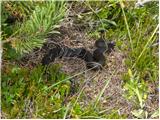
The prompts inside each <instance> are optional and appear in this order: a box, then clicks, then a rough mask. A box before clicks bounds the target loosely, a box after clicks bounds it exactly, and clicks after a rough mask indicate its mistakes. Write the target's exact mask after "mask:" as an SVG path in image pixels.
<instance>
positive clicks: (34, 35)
mask: <svg viewBox="0 0 160 120" xmlns="http://www.w3.org/2000/svg"><path fill="white" fill-rule="evenodd" d="M9 3H10V4H11V5H13V6H14V5H15V6H16V5H17V4H18V3H17V2H13V3H12V2H9ZM9 3H4V4H2V5H5V4H7V5H8V4H9ZM42 3H43V4H42ZM42 3H41V4H38V5H32V6H31V7H34V9H29V10H32V12H31V14H30V15H28V17H27V18H26V19H25V20H24V21H23V22H22V23H21V22H16V23H15V25H14V26H13V25H11V26H12V27H13V28H12V30H13V31H12V33H11V35H9V36H8V37H7V38H5V37H4V40H3V42H4V43H6V42H11V46H12V47H13V48H14V49H15V50H16V52H18V53H19V54H21V55H22V54H24V53H28V52H31V51H32V50H33V49H34V48H37V47H41V46H42V45H43V43H44V42H45V38H46V36H47V35H48V34H49V33H53V34H54V33H59V32H58V31H57V30H55V29H56V28H58V27H59V23H60V22H61V21H62V20H63V17H64V15H65V11H66V9H65V2H63V1H47V2H42ZM7 5H6V6H7ZM25 5H26V4H25V3H24V4H21V6H22V7H21V9H22V8H23V10H24V11H25V10H26V9H27V6H28V5H27V6H25ZM8 6H9V5H8ZM3 8H4V9H2V10H3V11H5V10H6V8H5V7H3ZM11 9H12V11H14V10H13V9H14V7H13V8H11ZM23 10H21V11H23ZM15 12H16V11H15ZM21 14H22V15H21V16H25V14H24V13H23V12H21ZM23 14H24V15H23ZM3 18H4V17H3ZM2 24H5V23H2ZM3 28H4V27H2V29H3ZM3 32H6V33H3V34H8V33H7V31H5V30H4V31H3Z"/></svg>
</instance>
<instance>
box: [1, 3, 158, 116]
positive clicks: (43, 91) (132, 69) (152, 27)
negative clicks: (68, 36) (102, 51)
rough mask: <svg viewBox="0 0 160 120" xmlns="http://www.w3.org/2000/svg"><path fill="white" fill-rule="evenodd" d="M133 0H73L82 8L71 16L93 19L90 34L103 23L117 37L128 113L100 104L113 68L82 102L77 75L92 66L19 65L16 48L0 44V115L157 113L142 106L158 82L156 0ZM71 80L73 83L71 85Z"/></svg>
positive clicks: (95, 35) (108, 36)
mask: <svg viewBox="0 0 160 120" xmlns="http://www.w3.org/2000/svg"><path fill="white" fill-rule="evenodd" d="M133 3H134V2H133V1H132V2H125V1H123V2H122V1H120V2H117V1H109V2H107V3H105V4H102V2H98V1H96V2H93V1H85V2H82V3H81V2H73V3H72V5H75V6H79V7H80V8H81V9H82V8H84V9H85V10H86V12H84V13H83V12H79V13H78V14H77V16H78V15H79V16H81V17H80V18H78V17H77V16H74V17H73V18H74V20H75V21H79V22H80V23H82V24H84V23H85V24H86V23H89V22H92V23H95V26H94V25H93V26H91V27H89V26H88V27H87V28H85V30H84V31H87V33H88V36H89V37H90V38H96V39H97V38H98V37H99V36H98V33H97V31H98V30H99V29H101V28H105V29H107V33H106V39H109V40H110V39H111V40H114V41H116V49H118V50H119V51H120V52H121V53H123V54H124V55H125V61H124V62H125V66H126V71H125V72H124V74H123V75H122V76H121V78H119V79H120V80H121V81H123V85H122V89H123V90H124V93H123V94H122V96H124V99H126V100H128V101H130V102H131V103H132V105H133V107H132V110H131V111H130V115H128V114H120V108H113V109H104V108H103V103H101V101H100V99H101V98H102V96H103V95H105V94H104V92H105V91H106V88H107V87H108V85H109V84H110V82H111V79H112V77H113V76H116V75H117V72H116V70H115V71H114V72H112V75H110V76H109V78H107V79H106V81H105V83H104V85H103V87H102V89H100V90H99V93H98V95H97V96H96V98H95V99H93V100H91V101H89V103H87V105H86V104H84V103H82V102H84V101H85V99H86V96H85V93H84V90H85V89H86V84H87V82H86V83H83V84H82V83H81V82H76V80H75V78H77V77H79V76H80V75H83V74H84V73H85V72H90V69H89V70H86V71H82V72H79V73H77V74H75V75H73V76H71V75H69V74H65V73H63V71H61V69H60V68H61V65H50V66H49V67H48V68H45V69H44V68H43V67H42V66H41V65H37V66H35V67H33V68H29V67H28V68H27V67H23V66H21V65H19V64H18V62H17V61H18V60H17V58H19V55H18V54H16V51H15V49H14V48H12V47H11V46H9V45H8V44H4V52H3V57H2V60H3V65H2V75H1V76H2V82H1V85H2V87H1V88H2V92H1V94H2V100H1V102H2V105H1V107H2V116H3V115H4V116H3V118H42V119H43V118H64V119H66V118H83V119H87V118H92V119H96V118H108V119H116V118H117V119H119V118H129V117H131V118H157V117H158V114H157V111H158V108H155V109H156V110H154V111H153V110H151V111H152V112H150V110H148V109H146V108H147V102H146V101H148V99H149V96H150V95H151V93H150V90H149V87H150V84H156V83H157V82H158V56H157V55H156V54H157V52H158V46H156V45H154V44H156V42H157V40H158V35H157V30H158V7H157V3H156V2H150V3H149V4H146V5H145V6H144V7H142V8H134V6H133V5H134V4H133ZM66 4H68V3H66ZM69 5H71V4H68V6H69ZM70 8H72V7H70ZM72 9H73V8H72ZM75 11H76V10H75ZM87 11H88V12H87ZM155 11H156V12H155ZM99 21H100V22H99ZM2 27H3V26H2ZM68 29H69V28H68ZM4 38H5V37H4ZM6 40H7V39H6ZM4 41H5V40H4ZM46 71H47V72H46ZM95 75H97V74H95ZM95 75H94V76H95ZM94 76H92V77H93V79H94ZM73 80H74V82H76V84H77V85H74V86H73V83H72V81H73ZM155 87H156V88H158V85H157V84H156V86H155ZM72 91H75V92H73V93H72ZM154 91H155V90H154ZM154 95H156V93H154ZM117 99H118V98H117ZM148 106H149V105H148ZM108 107H110V106H108ZM108 107H107V108H108ZM124 107H125V106H124ZM149 107H150V106H149Z"/></svg>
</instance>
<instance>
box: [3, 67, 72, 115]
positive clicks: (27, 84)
mask: <svg viewBox="0 0 160 120" xmlns="http://www.w3.org/2000/svg"><path fill="white" fill-rule="evenodd" d="M48 70H49V71H50V74H45V70H44V68H43V66H41V65H39V66H37V67H35V68H34V69H33V70H31V71H30V70H29V69H27V68H22V67H20V66H14V65H9V66H6V67H5V69H3V71H2V73H3V74H2V91H3V92H2V111H3V112H5V113H6V114H8V115H9V116H10V118H27V117H35V118H39V117H40V118H62V117H63V115H64V111H65V108H66V106H65V104H63V102H64V100H65V99H66V98H67V96H69V95H70V85H71V83H70V81H69V80H68V81H66V82H63V83H61V84H59V85H57V86H55V87H53V88H52V89H50V90H49V91H45V89H44V88H46V87H48V86H50V85H52V84H54V83H56V82H59V81H61V80H63V79H65V78H67V75H66V74H64V73H62V72H60V67H59V65H55V66H51V67H49V68H48ZM29 110H33V112H31V113H30V111H29ZM29 114H30V115H31V116H29Z"/></svg>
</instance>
